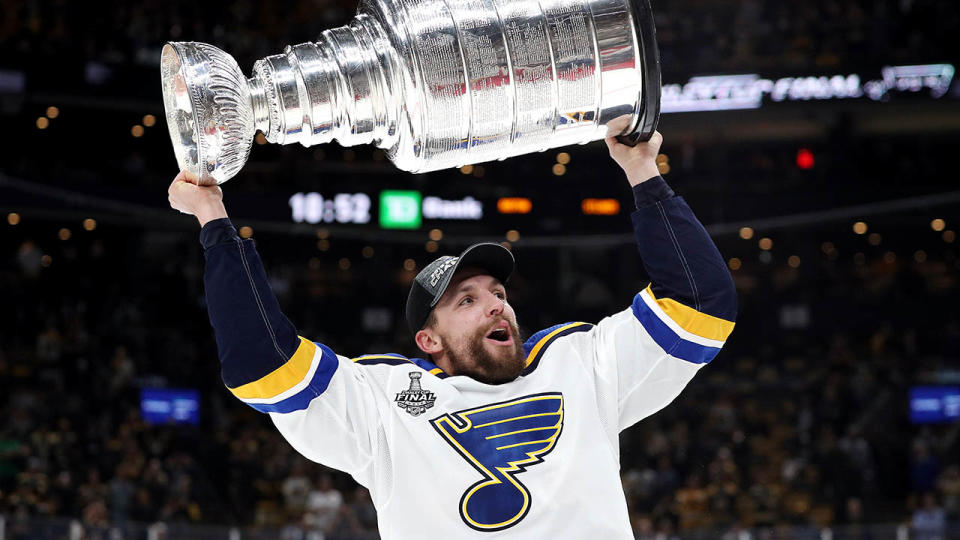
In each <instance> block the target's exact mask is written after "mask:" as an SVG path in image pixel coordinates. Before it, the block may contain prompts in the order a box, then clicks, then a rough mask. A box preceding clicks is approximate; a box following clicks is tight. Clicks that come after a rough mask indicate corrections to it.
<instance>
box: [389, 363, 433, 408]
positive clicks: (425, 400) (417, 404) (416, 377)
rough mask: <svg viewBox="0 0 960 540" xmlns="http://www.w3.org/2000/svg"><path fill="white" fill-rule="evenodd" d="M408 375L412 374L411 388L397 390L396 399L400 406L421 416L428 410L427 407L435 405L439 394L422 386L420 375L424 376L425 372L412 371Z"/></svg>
mask: <svg viewBox="0 0 960 540" xmlns="http://www.w3.org/2000/svg"><path fill="white" fill-rule="evenodd" d="M408 375H410V388H407V389H406V390H403V391H402V392H397V397H396V398H394V401H395V402H397V406H398V407H400V408H401V409H403V410H405V411H407V412H408V413H410V414H411V415H412V416H420V415H421V414H423V413H425V412H427V409H429V408H430V407H433V404H434V402H436V401H437V395H436V394H434V393H433V392H431V391H429V390H424V389H423V388H421V387H420V377H422V376H423V373H420V372H419V371H411V372H410V373H408Z"/></svg>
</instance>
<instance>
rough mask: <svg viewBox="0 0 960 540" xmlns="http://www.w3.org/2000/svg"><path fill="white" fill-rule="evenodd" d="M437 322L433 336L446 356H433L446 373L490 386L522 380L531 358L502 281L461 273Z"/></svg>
mask: <svg viewBox="0 0 960 540" xmlns="http://www.w3.org/2000/svg"><path fill="white" fill-rule="evenodd" d="M433 318H434V320H435V321H436V324H434V326H433V327H432V328H429V329H427V330H428V331H430V332H432V333H433V334H434V336H435V337H436V339H437V341H438V343H439V346H440V347H442V351H441V352H439V354H438V353H433V352H431V354H433V355H434V357H435V358H437V362H438V364H437V365H438V366H439V367H441V368H442V369H443V370H444V371H446V372H447V373H449V374H451V375H466V376H468V377H471V378H473V379H476V380H478V381H480V382H484V383H487V384H502V383H505V382H510V381H512V380H514V379H516V378H517V377H519V376H520V373H521V372H522V371H523V368H524V367H525V364H526V355H525V354H524V352H523V342H522V341H521V339H520V330H519V328H518V327H517V317H516V314H515V313H514V311H513V308H512V307H511V306H510V304H509V303H507V293H506V290H505V289H504V286H503V284H502V283H500V281H499V280H497V279H496V278H494V277H492V276H490V275H487V274H485V273H483V271H482V270H478V269H465V270H461V271H459V272H457V275H456V276H454V279H453V281H452V282H451V283H450V285H449V286H448V287H447V290H446V292H444V294H443V296H442V297H441V298H440V302H438V303H437V305H436V307H435V308H434V317H433Z"/></svg>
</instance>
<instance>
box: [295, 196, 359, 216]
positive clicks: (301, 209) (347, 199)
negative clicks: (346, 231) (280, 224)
mask: <svg viewBox="0 0 960 540" xmlns="http://www.w3.org/2000/svg"><path fill="white" fill-rule="evenodd" d="M290 210H291V211H292V213H293V221H295V222H297V223H369V222H370V196H369V195H367V194H366V193H337V194H336V195H334V196H332V197H328V198H324V197H323V195H320V194H319V193H316V192H310V193H294V194H293V195H292V196H291V197H290Z"/></svg>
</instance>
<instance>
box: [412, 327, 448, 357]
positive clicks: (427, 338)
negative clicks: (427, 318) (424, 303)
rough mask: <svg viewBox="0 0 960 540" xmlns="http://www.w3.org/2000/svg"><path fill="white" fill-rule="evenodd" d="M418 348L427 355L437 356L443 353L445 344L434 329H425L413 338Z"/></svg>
mask: <svg viewBox="0 0 960 540" xmlns="http://www.w3.org/2000/svg"><path fill="white" fill-rule="evenodd" d="M413 340H414V341H415V342H416V343H417V347H419V348H420V350H421V351H423V352H425V353H426V354H430V355H436V354H438V353H440V352H441V351H443V342H442V340H441V339H440V336H439V335H437V333H436V332H434V331H433V329H432V328H423V329H421V330H420V331H418V332H417V335H415V336H414V337H413Z"/></svg>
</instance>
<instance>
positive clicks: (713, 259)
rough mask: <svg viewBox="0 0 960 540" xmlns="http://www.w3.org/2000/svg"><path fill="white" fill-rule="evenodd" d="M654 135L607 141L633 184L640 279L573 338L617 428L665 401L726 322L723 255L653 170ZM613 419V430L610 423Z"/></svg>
mask: <svg viewBox="0 0 960 540" xmlns="http://www.w3.org/2000/svg"><path fill="white" fill-rule="evenodd" d="M662 141H663V139H662V137H661V136H660V134H659V133H657V134H655V135H654V137H653V138H652V139H651V140H650V142H648V143H645V144H640V145H637V146H636V147H632V148H631V147H629V146H625V145H623V144H620V143H619V142H617V141H616V139H608V140H607V145H608V146H609V148H610V154H611V156H612V157H613V159H614V160H615V161H616V162H617V163H618V164H619V165H620V166H621V167H622V168H623V169H624V172H625V173H626V175H627V180H628V182H629V183H630V185H631V186H632V187H633V193H634V198H635V199H636V203H637V210H636V211H635V212H634V213H633V214H632V215H631V218H632V220H633V228H634V235H635V238H636V242H637V249H638V250H639V252H640V257H641V260H642V263H643V267H644V270H645V271H646V276H647V277H649V279H650V286H649V287H647V288H646V289H645V290H643V291H641V292H639V293H638V294H637V295H636V296H635V297H634V299H633V303H632V305H631V307H630V308H627V309H626V310H624V311H621V312H619V313H617V314H615V315H613V316H611V317H608V318H606V319H604V320H603V321H601V322H600V323H599V324H598V325H597V327H596V328H595V329H594V330H593V331H592V332H590V333H589V334H587V335H585V336H584V337H581V338H577V339H582V340H584V344H585V347H587V349H588V350H590V351H591V354H592V357H591V358H592V362H593V366H594V369H595V374H596V384H597V387H598V390H599V391H598V396H599V398H598V405H599V407H600V409H601V411H602V413H603V414H604V415H605V416H607V417H608V418H610V421H609V423H608V425H609V426H610V428H611V431H610V433H609V436H610V437H611V441H615V440H616V435H617V432H618V431H619V430H622V429H625V428H627V427H628V426H630V425H632V424H634V423H635V422H637V421H638V420H640V419H642V418H644V417H647V416H649V415H651V414H653V413H655V412H657V411H658V410H660V409H662V408H663V407H665V406H666V405H667V404H669V403H670V402H671V401H673V400H674V399H675V398H676V397H677V396H678V395H679V394H680V392H681V391H682V390H683V388H684V387H685V386H686V385H687V383H689V382H690V380H692V379H693V377H694V375H695V374H696V373H697V371H699V369H700V368H702V367H703V366H704V365H705V364H707V363H709V362H710V361H711V360H712V359H713V358H714V357H715V356H716V355H717V353H718V352H719V351H720V348H721V347H722V346H723V344H724V342H725V341H726V339H727V337H728V336H729V334H730V332H731V331H732V330H733V325H734V319H735V317H736V313H737V295H736V289H735V288H734V285H733V279H732V278H731V276H730V272H729V271H728V270H727V267H726V264H725V263H724V260H723V257H721V255H720V252H719V251H718V250H717V248H716V246H715V245H714V243H713V241H712V240H711V239H710V236H709V235H708V234H707V231H706V230H705V229H704V228H703V226H702V225H701V224H700V222H699V221H698V220H697V218H696V216H694V214H693V211H692V210H690V207H689V206H687V203H686V202H685V201H684V200H683V198H681V197H678V196H676V195H675V194H674V192H673V190H672V189H670V187H669V186H668V185H667V183H666V182H665V181H664V180H663V178H662V177H660V174H659V171H658V170H657V165H656V157H657V154H658V152H659V150H660V144H661V142H662ZM613 426H616V427H617V429H616V430H612V428H613Z"/></svg>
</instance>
